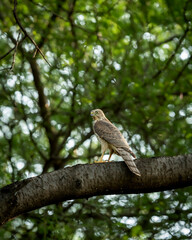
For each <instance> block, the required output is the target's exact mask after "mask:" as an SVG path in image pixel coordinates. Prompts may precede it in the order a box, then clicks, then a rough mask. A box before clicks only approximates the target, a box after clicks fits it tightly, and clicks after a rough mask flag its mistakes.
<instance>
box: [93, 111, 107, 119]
mask: <svg viewBox="0 0 192 240" xmlns="http://www.w3.org/2000/svg"><path fill="white" fill-rule="evenodd" d="M91 117H92V118H93V119H94V120H102V119H105V118H106V117H105V114H104V112H103V111H102V110H101V109H94V110H92V111H91Z"/></svg>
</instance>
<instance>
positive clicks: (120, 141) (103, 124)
mask: <svg viewBox="0 0 192 240" xmlns="http://www.w3.org/2000/svg"><path fill="white" fill-rule="evenodd" d="M93 128H94V131H95V133H96V134H97V135H98V136H99V137H100V138H102V139H104V140H105V141H106V142H108V143H109V144H112V145H113V146H115V147H122V148H129V145H128V143H127V142H126V140H125V139H124V137H123V135H122V134H121V132H120V131H119V130H118V129H117V128H116V127H115V126H114V125H113V124H112V123H111V122H108V121H105V120H98V121H97V122H96V123H95V124H94V126H93ZM125 150H126V149H125Z"/></svg>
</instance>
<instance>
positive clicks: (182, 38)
mask: <svg viewBox="0 0 192 240" xmlns="http://www.w3.org/2000/svg"><path fill="white" fill-rule="evenodd" d="M188 4H189V0H188V1H186V3H185V6H184V9H183V19H184V21H185V23H186V25H187V26H186V28H185V31H184V33H183V35H182V36H181V38H180V39H179V42H178V44H177V46H176V48H175V51H174V52H173V53H172V54H171V56H170V58H169V59H168V60H167V62H166V64H165V65H164V67H163V68H162V69H160V70H159V71H158V72H157V73H155V74H154V75H153V77H152V78H153V79H155V78H157V77H159V75H160V74H161V73H162V72H163V71H164V70H166V69H167V68H168V66H169V64H170V63H171V62H172V60H173V58H174V57H175V55H176V53H177V51H178V50H179V48H180V46H181V44H182V42H183V41H184V39H185V37H186V36H187V33H188V32H189V20H188V19H187V16H186V11H187V7H188Z"/></svg>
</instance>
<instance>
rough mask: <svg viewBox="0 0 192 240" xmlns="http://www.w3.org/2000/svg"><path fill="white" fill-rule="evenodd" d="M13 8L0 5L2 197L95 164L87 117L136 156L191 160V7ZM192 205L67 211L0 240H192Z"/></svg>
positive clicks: (79, 204)
mask: <svg viewBox="0 0 192 240" xmlns="http://www.w3.org/2000/svg"><path fill="white" fill-rule="evenodd" d="M14 3H15V5H16V3H17V8H16V14H17V17H18V19H19V21H20V23H21V25H22V27H23V28H24V29H25V30H26V32H27V34H28V35H27V36H26V34H24V32H23V31H21V29H20V27H19V25H18V23H16V19H15V18H14V15H13V12H12V9H13V8H14ZM14 3H13V1H6V0H1V2H0V20H1V21H0V33H1V35H0V53H1V56H0V61H1V66H0V78H1V83H0V103H1V105H0V148H1V151H0V158H1V162H0V174H1V178H0V184H1V186H4V185H7V184H9V183H11V182H13V181H17V180H21V179H24V178H27V177H30V176H34V175H38V174H40V173H42V171H44V172H47V171H51V170H55V169H58V168H61V167H64V166H68V165H72V164H77V163H87V162H89V163H91V162H93V160H96V159H97V156H98V155H99V145H98V142H97V141H96V139H95V137H92V135H93V132H92V127H91V119H90V116H89V113H90V110H92V109H94V108H101V109H103V110H104V112H106V115H107V116H108V117H109V118H110V119H111V120H112V122H114V123H115V124H116V125H117V126H118V127H119V128H120V129H121V130H122V131H123V132H124V135H125V136H126V138H127V139H128V142H129V143H130V146H131V147H132V149H133V150H134V152H135V153H136V154H137V156H138V157H143V156H145V157H146V156H169V155H177V154H185V153H188V152H192V149H191V142H192V134H191V132H192V125H191V124H192V117H191V112H192V104H191V97H192V89H191V85H192V78H191V69H192V64H191V60H192V47H191V43H192V33H191V20H192V19H191V16H192V10H191V9H192V3H191V2H190V1H189V0H185V1H178V0H174V1H170V0H157V1H143V0H130V1H126V0H120V1H116V0H108V1H102V0H97V1H91V0H89V1H83V0H72V1H71V0H65V1H59V0H57V1H49V2H47V1H44V0H39V1H36V0H24V1H20V0H18V2H16V1H14ZM29 36H30V37H31V38H32V39H33V40H34V41H35V42H36V44H37V45H38V46H39V48H40V49H41V50H42V52H43V54H44V55H45V58H46V59H47V61H48V62H49V63H50V65H51V66H49V65H48V64H47V63H46V61H45V60H44V59H43V57H42V56H41V54H40V53H38V51H36V47H35V46H34V44H33V43H32V42H31V41H30V39H29ZM15 46H17V47H15ZM12 48H13V50H12V51H11V52H9V51H10V50H11V49H12ZM6 53H7V55H6ZM8 53H9V54H8ZM116 159H119V158H116ZM190 196H191V188H187V189H182V190H178V191H168V192H161V193H152V194H141V195H138V196H110V197H109V196H105V197H94V198H92V199H89V200H74V201H69V202H66V203H62V204H59V205H57V206H49V207H46V208H42V209H39V210H36V211H33V212H31V213H28V214H25V215H23V216H21V217H20V218H16V219H15V220H13V221H11V222H9V223H7V224H6V225H5V226H4V228H2V229H1V230H0V238H1V239H10V237H12V238H13V237H14V238H15V239H26V238H28V239H37V237H38V238H39V239H118V238H119V239H122V240H124V239H125V240H126V239H165V238H166V239H172V238H174V239H189V238H190V237H191V235H192V232H191V229H192V226H191V217H192V215H191V207H192V206H191V197H190Z"/></svg>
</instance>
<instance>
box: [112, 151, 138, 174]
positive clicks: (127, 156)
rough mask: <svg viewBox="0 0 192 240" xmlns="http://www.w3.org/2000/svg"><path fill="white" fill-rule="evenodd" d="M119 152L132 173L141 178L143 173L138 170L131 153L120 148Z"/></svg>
mask: <svg viewBox="0 0 192 240" xmlns="http://www.w3.org/2000/svg"><path fill="white" fill-rule="evenodd" d="M117 151H118V153H119V155H120V156H121V157H122V158H123V159H124V161H125V163H126V165H127V167H128V168H129V169H130V170H131V172H133V173H134V174H136V175H137V176H139V177H140V176H141V173H140V171H139V170H138V168H137V166H136V164H135V162H134V160H133V159H132V157H131V156H130V152H129V151H125V150H124V149H123V148H118V149H117Z"/></svg>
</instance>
